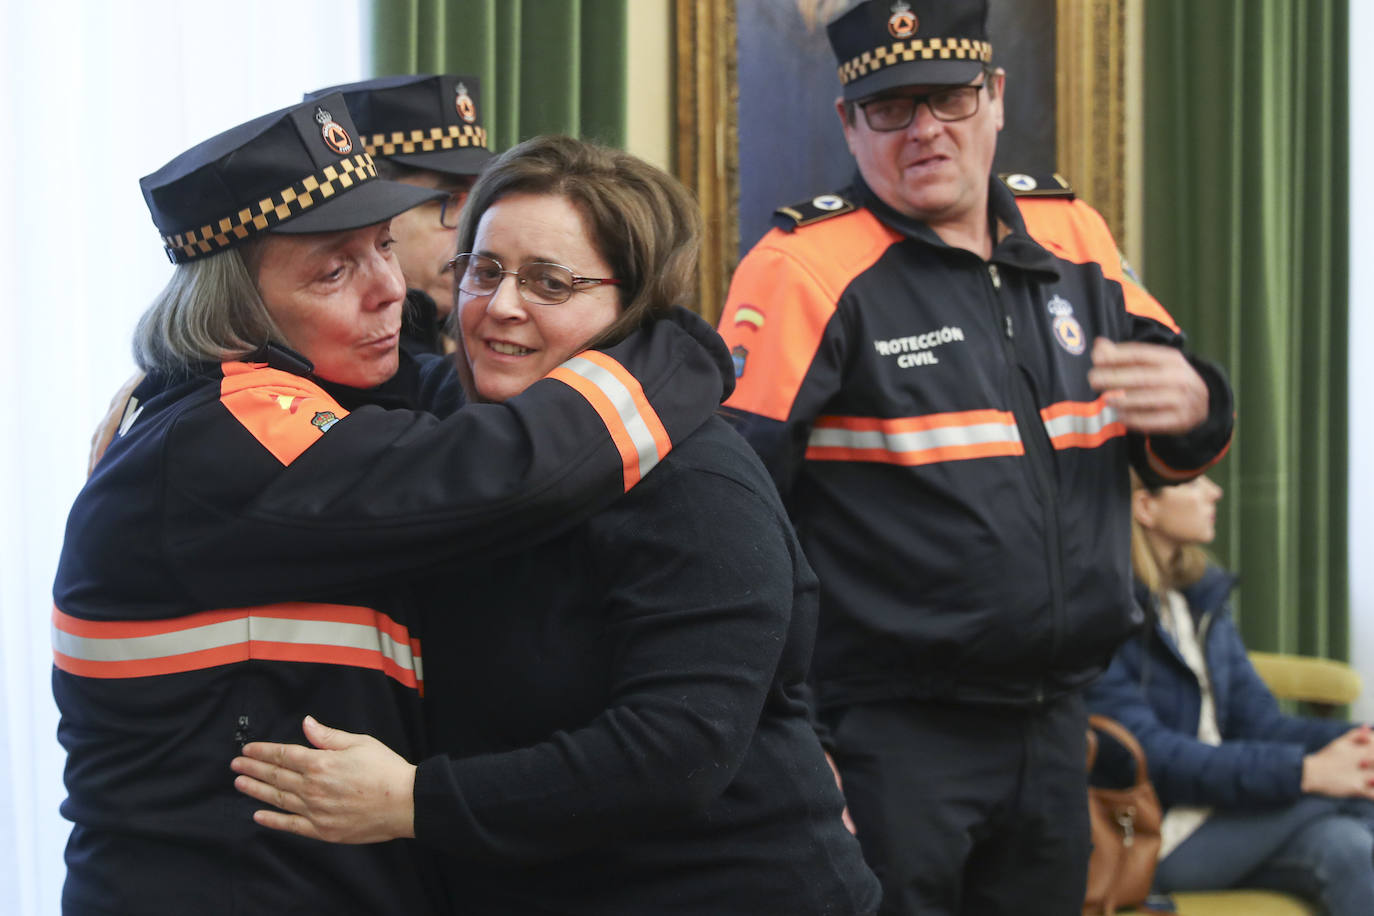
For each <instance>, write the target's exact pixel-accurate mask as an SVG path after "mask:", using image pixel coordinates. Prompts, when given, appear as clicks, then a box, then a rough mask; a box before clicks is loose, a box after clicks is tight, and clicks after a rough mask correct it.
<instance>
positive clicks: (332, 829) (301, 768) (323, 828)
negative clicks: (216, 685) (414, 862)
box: [230, 716, 415, 843]
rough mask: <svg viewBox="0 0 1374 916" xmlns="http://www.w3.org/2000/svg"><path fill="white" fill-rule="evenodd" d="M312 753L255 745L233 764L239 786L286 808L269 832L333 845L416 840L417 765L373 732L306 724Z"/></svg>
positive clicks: (260, 815) (267, 821)
mask: <svg viewBox="0 0 1374 916" xmlns="http://www.w3.org/2000/svg"><path fill="white" fill-rule="evenodd" d="M304 728H305V736H306V738H308V739H309V740H310V743H311V744H313V745H314V746H315V747H314V748H308V747H304V746H302V745H299V744H272V743H269V742H265V741H254V742H252V743H250V744H246V745H244V748H243V755H242V756H240V757H235V758H234V760H233V762H232V763H231V764H230V766H231V768H232V769H233V770H234V772H235V773H238V774H239V775H238V776H237V777H236V778H235V779H234V788H236V789H238V790H239V791H240V792H242V793H243V794H245V795H248V796H251V797H253V798H256V799H257V800H258V801H261V802H266V803H267V804H269V805H274V806H276V807H277V808H280V809H282V810H280V811H268V810H260V811H256V812H254V813H253V820H254V821H256V822H257V823H259V824H261V825H262V826H264V827H270V828H272V829H273V830H281V831H284V832H286V833H296V834H299V835H301V836H307V837H311V838H313V839H317V840H326V841H328V842H330V843H379V842H383V841H385V840H394V839H398V838H402V837H413V836H414V835H415V803H414V789H415V767H414V766H413V765H412V764H411V763H409V762H408V761H406V759H405V758H403V757H401V756H400V755H399V754H397V753H396V752H395V751H393V750H391V749H390V748H389V747H387V746H386V745H385V744H383V743H382V742H380V741H378V740H377V739H376V738H373V737H371V736H370V735H355V734H352V733H350V732H345V731H340V730H338V729H335V728H329V727H328V726H325V725H321V724H320V723H319V722H317V721H315V720H314V719H313V718H311V717H309V716H307V717H306V719H305V724H304Z"/></svg>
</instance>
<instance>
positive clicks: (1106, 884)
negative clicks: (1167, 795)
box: [1083, 716, 1163, 916]
mask: <svg viewBox="0 0 1374 916" xmlns="http://www.w3.org/2000/svg"><path fill="white" fill-rule="evenodd" d="M1099 731H1101V732H1103V733H1104V734H1107V735H1110V736H1111V737H1112V738H1114V739H1116V740H1117V741H1118V742H1120V743H1121V746H1122V747H1124V748H1126V750H1128V751H1129V752H1130V753H1131V755H1132V756H1133V757H1134V758H1135V784H1134V785H1131V786H1128V787H1126V788H1124V789H1104V788H1100V787H1098V786H1089V787H1088V815H1089V817H1090V819H1091V821H1092V831H1093V851H1092V858H1090V859H1089V860H1088V893H1087V896H1086V897H1085V898H1084V901H1083V913H1084V916H1089V914H1092V916H1099V914H1102V916H1111V914H1113V913H1115V912H1116V911H1117V909H1118V908H1119V907H1133V906H1140V905H1141V904H1142V903H1144V902H1145V898H1146V897H1148V896H1149V893H1150V884H1151V882H1152V881H1154V877H1155V865H1156V864H1157V862H1158V859H1159V844H1160V836H1159V825H1160V821H1162V820H1163V812H1162V811H1161V809H1160V806H1159V798H1158V797H1157V796H1156V795H1155V789H1154V786H1152V785H1150V774H1149V770H1148V769H1147V768H1146V766H1145V752H1144V751H1143V750H1141V747H1140V742H1138V741H1136V740H1135V735H1132V734H1131V733H1130V732H1129V731H1128V730H1127V729H1126V727H1125V726H1123V725H1122V724H1121V723H1120V722H1117V721H1116V720H1115V719H1110V718H1108V717H1107V716H1089V717H1088V770H1089V771H1091V770H1092V768H1093V763H1094V762H1095V761H1096V759H1097V732H1099Z"/></svg>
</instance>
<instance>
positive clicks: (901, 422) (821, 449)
mask: <svg viewBox="0 0 1374 916" xmlns="http://www.w3.org/2000/svg"><path fill="white" fill-rule="evenodd" d="M1022 454H1025V446H1024V445H1023V444H1022V442H1021V433H1020V431H1019V430H1018V429H1017V428H1016V418H1015V417H1014V416H1012V414H1011V413H1010V412H1008V411H1005V410H967V411H961V412H957V413H940V414H928V415H926V416H923V417H901V418H897V419H880V418H876V417H819V418H817V420H816V422H815V424H814V425H813V426H812V428H811V436H810V438H809V440H808V441H807V448H806V458H807V459H808V460H810V461H872V462H877V463H880V464H900V465H907V466H915V465H922V464H934V463H936V462H940V461H965V460H968V459H970V458H993V457H1000V456H1007V455H1022Z"/></svg>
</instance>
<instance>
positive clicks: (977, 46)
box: [840, 38, 992, 86]
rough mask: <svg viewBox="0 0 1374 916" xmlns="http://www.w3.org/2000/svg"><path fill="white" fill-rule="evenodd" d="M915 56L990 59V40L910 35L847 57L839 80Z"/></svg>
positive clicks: (850, 79) (847, 81) (843, 82)
mask: <svg viewBox="0 0 1374 916" xmlns="http://www.w3.org/2000/svg"><path fill="white" fill-rule="evenodd" d="M917 60H978V61H982V62H983V63H985V64H986V63H991V62H992V43H991V42H987V41H978V40H977V39H973V38H925V39H922V38H912V39H908V40H906V41H894V42H893V43H892V44H890V45H883V46H882V47H879V48H875V49H873V50H872V51H865V52H864V53H862V54H860V55H859V56H858V57H855V58H853V59H851V60H848V61H846V62H845V63H844V64H843V65H842V66H841V67H840V84H841V85H845V86H847V85H849V84H850V83H852V82H854V80H856V79H859V78H860V77H864V76H868V75H869V74H870V73H877V72H878V71H879V70H882V69H883V68H884V67H892V66H895V65H897V64H905V63H909V62H911V61H917Z"/></svg>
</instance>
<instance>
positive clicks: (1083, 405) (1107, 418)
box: [1040, 397, 1126, 449]
mask: <svg viewBox="0 0 1374 916" xmlns="http://www.w3.org/2000/svg"><path fill="white" fill-rule="evenodd" d="M1040 418H1041V419H1042V420H1044V422H1045V432H1046V433H1048V434H1049V437H1050V442H1051V443H1052V444H1053V445H1054V447H1055V448H1057V449H1065V448H1097V447H1098V446H1099V445H1101V444H1102V443H1104V442H1107V441H1108V440H1111V439H1115V438H1117V437H1119V436H1124V435H1126V425H1125V424H1124V423H1122V422H1121V421H1120V420H1118V419H1117V416H1116V411H1115V410H1113V409H1112V408H1110V407H1108V406H1107V401H1106V398H1105V397H1101V398H1098V399H1097V400H1096V401H1060V402H1059V403H1058V404H1051V405H1050V406H1049V407H1046V408H1043V409H1042V410H1041V411H1040Z"/></svg>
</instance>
